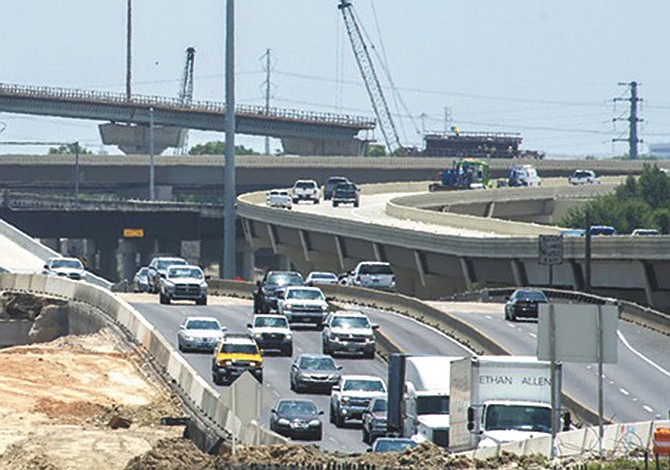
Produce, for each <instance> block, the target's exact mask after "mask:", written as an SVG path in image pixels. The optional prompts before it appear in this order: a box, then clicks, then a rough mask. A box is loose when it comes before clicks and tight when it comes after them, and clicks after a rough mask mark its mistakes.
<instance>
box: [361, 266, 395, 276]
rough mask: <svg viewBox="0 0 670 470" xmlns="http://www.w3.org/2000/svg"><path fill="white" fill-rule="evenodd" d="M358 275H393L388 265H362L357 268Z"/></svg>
mask: <svg viewBox="0 0 670 470" xmlns="http://www.w3.org/2000/svg"><path fill="white" fill-rule="evenodd" d="M358 273H359V274H393V269H391V266H390V265H388V264H364V265H362V266H361V267H360V268H358Z"/></svg>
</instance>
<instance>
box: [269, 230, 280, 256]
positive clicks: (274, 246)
mask: <svg viewBox="0 0 670 470" xmlns="http://www.w3.org/2000/svg"><path fill="white" fill-rule="evenodd" d="M267 228H268V237H270V246H271V247H272V251H273V252H274V253H278V251H277V232H275V227H274V225H270V224H268V225H267Z"/></svg>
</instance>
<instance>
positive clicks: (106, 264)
mask: <svg viewBox="0 0 670 470" xmlns="http://www.w3.org/2000/svg"><path fill="white" fill-rule="evenodd" d="M95 243H96V245H97V246H98V250H99V253H100V268H99V271H100V275H101V276H102V277H104V278H105V279H107V280H109V281H111V282H117V281H118V280H119V272H118V263H117V261H116V248H117V246H118V243H119V241H118V240H117V239H116V238H110V237H106V238H98V239H97V240H96V242H95Z"/></svg>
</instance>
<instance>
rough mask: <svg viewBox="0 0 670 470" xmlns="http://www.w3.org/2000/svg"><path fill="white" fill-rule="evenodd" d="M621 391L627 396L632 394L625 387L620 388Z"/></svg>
mask: <svg viewBox="0 0 670 470" xmlns="http://www.w3.org/2000/svg"><path fill="white" fill-rule="evenodd" d="M619 391H620V392H621V393H623V394H624V395H626V396H628V395H630V393H629V392H628V390H626V389H625V388H620V389H619Z"/></svg>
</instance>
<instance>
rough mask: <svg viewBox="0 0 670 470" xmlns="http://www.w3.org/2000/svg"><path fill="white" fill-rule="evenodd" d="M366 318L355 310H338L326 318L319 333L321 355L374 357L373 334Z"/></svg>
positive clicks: (373, 327) (374, 327) (375, 326)
mask: <svg viewBox="0 0 670 470" xmlns="http://www.w3.org/2000/svg"><path fill="white" fill-rule="evenodd" d="M377 328H379V325H373V324H371V323H370V320H368V317H367V316H366V315H365V314H363V313H362V312H359V311H356V310H338V311H337V312H332V313H330V314H329V315H328V317H327V318H326V321H325V322H324V324H323V332H322V333H321V344H322V348H323V354H330V355H333V354H335V353H357V354H362V355H363V357H365V358H368V359H373V358H374V357H375V332H374V330H375V329H377Z"/></svg>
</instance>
